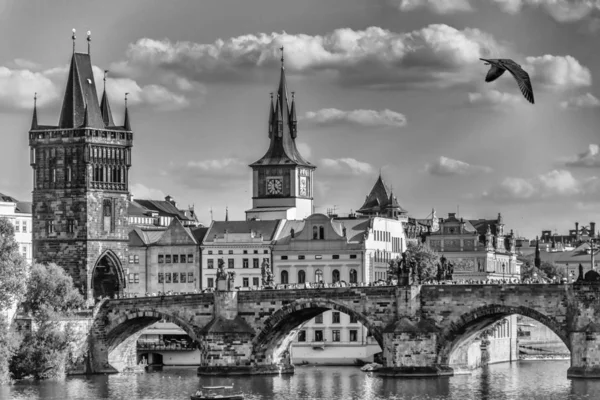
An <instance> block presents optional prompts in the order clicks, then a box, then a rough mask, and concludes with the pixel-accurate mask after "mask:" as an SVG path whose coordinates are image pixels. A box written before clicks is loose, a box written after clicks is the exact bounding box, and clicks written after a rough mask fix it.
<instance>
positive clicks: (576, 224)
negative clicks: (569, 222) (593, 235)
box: [575, 222, 579, 242]
mask: <svg viewBox="0 0 600 400" xmlns="http://www.w3.org/2000/svg"><path fill="white" fill-rule="evenodd" d="M575 241H576V242H579V222H575Z"/></svg>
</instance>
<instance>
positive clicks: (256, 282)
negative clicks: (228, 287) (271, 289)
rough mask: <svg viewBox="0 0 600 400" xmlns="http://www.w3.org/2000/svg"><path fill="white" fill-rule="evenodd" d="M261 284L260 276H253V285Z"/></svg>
mask: <svg viewBox="0 0 600 400" xmlns="http://www.w3.org/2000/svg"><path fill="white" fill-rule="evenodd" d="M259 285H260V281H259V280H258V278H252V286H259Z"/></svg>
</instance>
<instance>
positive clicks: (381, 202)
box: [356, 174, 407, 215]
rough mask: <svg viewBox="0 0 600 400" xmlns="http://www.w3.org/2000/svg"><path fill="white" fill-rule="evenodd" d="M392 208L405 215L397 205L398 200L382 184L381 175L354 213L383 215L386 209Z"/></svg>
mask: <svg viewBox="0 0 600 400" xmlns="http://www.w3.org/2000/svg"><path fill="white" fill-rule="evenodd" d="M390 207H391V208H394V209H396V210H398V211H399V212H400V213H407V211H406V210H405V209H403V208H402V207H401V206H400V204H399V203H398V199H396V197H395V196H393V195H392V191H391V189H390V188H388V187H387V185H386V184H385V183H384V182H383V178H382V177H381V174H380V175H379V177H378V178H377V181H376V182H375V185H373V189H371V192H370V193H369V194H368V195H367V198H366V199H365V202H364V204H363V205H362V206H361V207H360V208H359V209H358V210H357V211H356V212H358V213H361V214H367V215H368V214H373V213H383V212H385V210H386V209H387V208H390Z"/></svg>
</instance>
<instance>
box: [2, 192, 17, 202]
mask: <svg viewBox="0 0 600 400" xmlns="http://www.w3.org/2000/svg"><path fill="white" fill-rule="evenodd" d="M0 201H5V202H7V203H17V202H18V201H19V200H17V199H15V198H14V197H11V196H9V195H6V194H4V193H0Z"/></svg>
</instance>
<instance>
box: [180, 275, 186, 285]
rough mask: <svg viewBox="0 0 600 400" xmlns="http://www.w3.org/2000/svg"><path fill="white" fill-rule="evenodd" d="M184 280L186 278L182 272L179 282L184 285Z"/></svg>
mask: <svg viewBox="0 0 600 400" xmlns="http://www.w3.org/2000/svg"><path fill="white" fill-rule="evenodd" d="M185 278H186V276H185V272H182V273H181V275H180V279H179V282H181V283H186V279H185Z"/></svg>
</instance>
